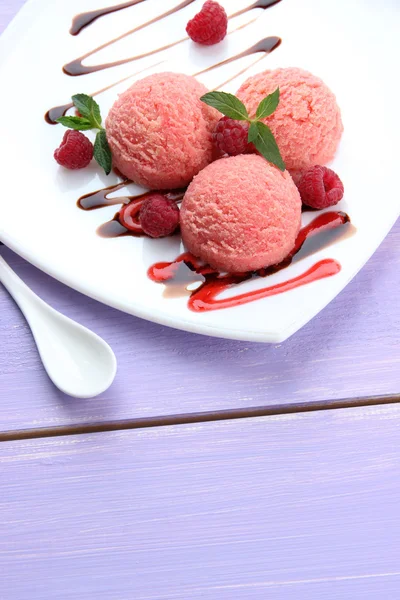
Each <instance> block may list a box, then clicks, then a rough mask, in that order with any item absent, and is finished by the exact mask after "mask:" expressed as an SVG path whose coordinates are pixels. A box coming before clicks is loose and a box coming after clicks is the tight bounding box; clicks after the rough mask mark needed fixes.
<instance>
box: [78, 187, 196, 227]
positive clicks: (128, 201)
mask: <svg viewBox="0 0 400 600" xmlns="http://www.w3.org/2000/svg"><path fill="white" fill-rule="evenodd" d="M129 183H132V182H131V181H129V180H128V179H125V180H124V181H122V182H120V183H117V184H114V185H110V186H109V187H105V188H102V189H101V190H97V191H95V192H91V193H90V194H85V195H84V196H81V197H80V198H79V199H78V200H77V203H76V204H77V206H78V208H80V209H82V210H86V211H88V210H96V209H99V208H104V207H106V206H114V205H116V204H123V205H125V207H124V209H123V210H120V211H118V212H117V213H116V214H115V215H114V217H113V218H112V219H111V220H110V221H106V222H105V223H103V224H102V225H100V227H98V228H97V234H98V235H99V236H100V237H105V238H114V237H121V236H123V235H130V236H134V237H138V236H143V235H145V233H144V231H143V230H142V228H141V226H140V220H139V212H140V208H141V206H142V204H143V202H144V200H145V199H146V198H147V197H148V196H151V195H152V194H158V193H160V194H162V195H163V196H166V197H167V198H168V199H169V200H174V201H175V202H177V203H179V202H181V201H182V199H183V196H184V195H185V191H186V188H185V189H178V190H162V191H159V190H150V191H148V192H144V193H140V194H133V195H128V196H115V197H112V198H111V197H110V194H112V193H113V192H116V191H118V190H120V189H121V188H123V187H125V186H126V185H128V184H129Z"/></svg>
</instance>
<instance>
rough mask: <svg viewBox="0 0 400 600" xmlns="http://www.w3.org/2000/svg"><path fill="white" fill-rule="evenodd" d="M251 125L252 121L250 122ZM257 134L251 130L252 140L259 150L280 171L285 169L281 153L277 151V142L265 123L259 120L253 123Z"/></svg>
mask: <svg viewBox="0 0 400 600" xmlns="http://www.w3.org/2000/svg"><path fill="white" fill-rule="evenodd" d="M252 125H253V123H252ZM254 125H255V129H256V130H257V135H255V132H254V131H253V132H252V136H251V137H252V140H251V141H252V142H253V144H254V145H255V147H256V148H257V150H258V151H259V153H260V154H262V155H263V156H264V158H266V159H267V160H268V161H269V162H271V163H272V164H273V165H275V166H276V167H278V169H280V170H281V171H284V170H285V168H286V167H285V163H284V162H283V160H282V156H281V153H280V152H279V148H278V144H277V143H276V140H275V138H274V134H273V133H272V131H271V130H270V128H269V127H268V125H266V124H265V123H262V122H261V121H257V122H256V123H254Z"/></svg>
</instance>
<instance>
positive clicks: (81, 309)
mask: <svg viewBox="0 0 400 600" xmlns="http://www.w3.org/2000/svg"><path fill="white" fill-rule="evenodd" d="M1 253H2V255H3V256H4V257H5V258H6V260H8V261H9V263H10V264H11V266H12V267H13V268H14V269H15V270H16V272H17V273H18V274H19V275H21V277H22V278H23V279H24V280H25V281H26V283H28V285H30V286H31V287H32V288H33V289H34V290H35V291H36V292H37V293H39V294H40V295H41V296H42V297H43V298H44V299H45V300H46V301H48V302H49V303H50V304H51V305H52V306H54V307H55V308H57V309H59V310H61V311H62V312H63V313H65V314H67V315H68V316H70V317H72V318H74V319H76V320H77V321H79V322H81V323H83V324H84V325H86V326H88V327H90V328H92V329H93V330H94V331H96V333H99V334H100V335H102V336H103V337H104V338H105V339H106V340H107V341H108V342H109V343H110V344H111V346H112V347H113V349H114V351H115V353H116V356H117V359H118V373H117V378H116V380H115V382H114V384H113V385H112V387H111V388H110V389H109V390H108V391H107V392H105V393H104V394H103V395H102V396H100V397H98V398H95V399H92V400H86V401H84V400H73V399H70V398H68V397H66V396H64V395H63V394H62V393H61V392H58V391H57V390H56V389H55V388H54V387H53V385H52V384H51V382H50V381H49V380H48V379H47V377H46V374H45V373H44V372H43V369H42V366H41V363H40V360H39V357H38V354H37V351H36V348H35V346H34V343H33V340H32V338H31V335H30V332H29V329H28V327H27V325H26V323H25V321H24V319H23V317H22V316H21V314H20V312H19V310H18V309H17V307H16V306H15V305H14V303H13V302H12V300H11V299H10V298H9V296H8V295H7V293H6V292H5V291H4V290H3V289H0V313H1V322H0V335H1V339H2V344H1V348H0V373H1V378H0V430H3V431H5V430H10V429H25V428H34V427H49V426H50V427H51V426H60V425H70V424H77V423H78V424H80V423H96V422H107V421H115V420H120V419H131V418H139V417H149V416H156V415H170V414H179V413H191V412H199V411H213V410H227V409H233V408H248V407H252V406H262V405H266V406H271V405H276V404H287V403H294V402H313V401H321V400H332V399H338V398H355V397H360V396H361V397H362V396H371V395H378V394H396V393H398V392H399V391H400V376H399V365H400V345H399V343H398V340H399V335H400V305H399V303H398V302H397V301H396V300H395V298H396V297H397V293H398V290H399V289H400V269H399V265H400V223H398V224H397V225H396V226H395V227H394V229H393V230H392V231H391V233H390V234H389V236H388V237H387V239H386V240H385V242H384V243H383V244H382V246H381V247H380V249H379V250H378V251H377V252H376V253H375V255H374V256H373V257H372V258H371V260H370V261H369V262H368V263H367V265H366V266H365V267H364V269H363V270H362V271H361V272H360V273H359V274H358V275H357V276H356V278H355V279H354V280H353V282H352V283H351V284H350V285H349V286H348V287H347V288H346V289H345V290H344V291H343V292H342V293H341V294H340V295H339V296H338V297H337V298H336V299H335V300H334V301H333V302H332V303H331V304H330V305H329V306H328V307H327V308H326V309H325V310H324V311H323V312H322V313H321V314H320V315H318V316H317V317H316V318H315V319H314V320H313V321H312V322H311V323H309V324H308V325H307V326H306V327H304V328H303V329H302V330H301V331H300V332H298V333H297V334H296V335H294V336H293V337H292V338H291V339H289V340H288V341H286V342H285V343H283V344H281V345H278V346H271V345H262V344H254V343H253V344H249V343H245V342H237V341H232V340H220V339H216V338H209V337H203V336H196V335H194V334H189V333H184V332H180V331H176V330H173V329H169V328H167V327H161V326H159V325H155V324H152V323H147V322H145V321H142V320H140V319H137V318H135V317H132V316H129V315H125V314H122V313H119V312H117V311H115V310H114V309H111V308H109V307H106V306H104V305H102V304H99V303H97V302H95V301H93V300H91V299H89V298H85V297H84V296H82V295H81V294H79V293H77V292H75V291H73V290H71V289H69V288H67V287H65V286H63V285H62V284H60V283H58V282H57V281H55V280H52V279H51V278H50V277H48V276H47V275H45V274H44V273H42V272H40V271H38V270H37V269H35V268H34V267H32V266H31V265H29V264H28V263H26V262H25V261H24V260H22V259H21V258H19V257H18V256H16V255H15V254H13V253H12V252H11V251H9V250H8V249H6V248H4V247H3V248H2V249H1Z"/></svg>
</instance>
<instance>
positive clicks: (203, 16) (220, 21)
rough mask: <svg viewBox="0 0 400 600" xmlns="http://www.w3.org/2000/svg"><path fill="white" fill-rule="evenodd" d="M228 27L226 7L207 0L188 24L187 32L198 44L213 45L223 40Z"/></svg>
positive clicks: (212, 0)
mask: <svg viewBox="0 0 400 600" xmlns="http://www.w3.org/2000/svg"><path fill="white" fill-rule="evenodd" d="M227 29H228V17H227V15H226V12H225V9H224V8H223V7H222V6H221V5H220V4H218V2H214V0H207V2H205V4H204V5H203V8H202V9H201V11H200V12H199V13H197V15H196V16H194V17H193V19H191V20H190V21H189V22H188V24H187V25H186V33H187V34H188V36H189V37H190V38H191V39H192V40H193V41H194V42H197V43H198V44H203V45H204V46H212V45H213V44H217V43H218V42H221V41H222V40H223V39H224V37H225V36H226V32H227Z"/></svg>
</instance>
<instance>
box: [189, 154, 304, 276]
mask: <svg viewBox="0 0 400 600" xmlns="http://www.w3.org/2000/svg"><path fill="white" fill-rule="evenodd" d="M300 220H301V199H300V194H299V192H298V190H297V188H296V186H295V184H294V183H293V180H292V178H291V176H290V175H289V173H288V172H287V171H285V172H284V173H282V172H281V171H279V169H277V168H276V167H274V166H273V165H271V164H270V163H268V162H267V161H266V160H265V159H264V158H262V157H261V156H258V155H256V154H243V155H239V156H231V157H229V158H221V159H220V160H217V161H215V162H213V163H211V164H210V165H208V167H206V168H205V169H203V170H202V171H201V172H200V173H199V174H198V175H196V177H195V178H194V179H193V181H192V183H191V184H190V185H189V187H188V189H187V192H186V194H185V196H184V199H183V203H182V208H181V231H182V239H183V241H184V243H185V245H186V247H187V248H188V250H189V251H190V252H192V253H193V254H194V255H196V256H198V257H200V258H201V259H202V260H204V261H205V262H206V263H208V264H210V265H211V266H212V267H214V268H215V269H219V270H220V271H227V272H231V273H234V272H236V273H237V272H243V271H253V270H256V269H261V268H262V267H268V266H270V265H274V264H277V263H279V262H281V261H282V260H283V259H284V258H285V257H286V256H287V255H288V254H289V252H290V251H291V250H292V248H293V246H294V243H295V240H296V236H297V234H298V232H299V228H300Z"/></svg>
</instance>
